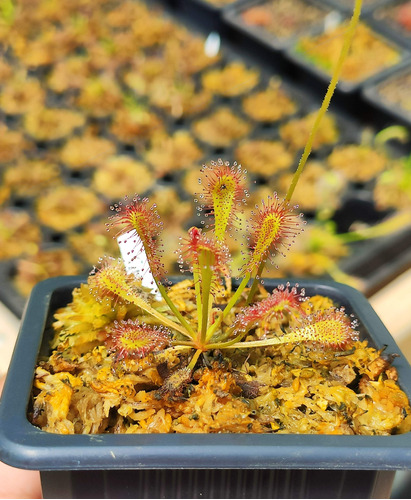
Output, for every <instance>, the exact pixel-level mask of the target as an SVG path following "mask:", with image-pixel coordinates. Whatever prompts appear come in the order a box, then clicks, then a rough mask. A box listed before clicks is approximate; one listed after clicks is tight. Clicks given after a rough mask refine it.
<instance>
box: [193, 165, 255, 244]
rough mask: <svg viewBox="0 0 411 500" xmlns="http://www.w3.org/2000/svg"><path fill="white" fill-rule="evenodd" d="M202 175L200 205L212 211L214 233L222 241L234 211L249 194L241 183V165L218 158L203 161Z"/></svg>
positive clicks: (242, 178) (242, 180)
mask: <svg viewBox="0 0 411 500" xmlns="http://www.w3.org/2000/svg"><path fill="white" fill-rule="evenodd" d="M202 173H203V177H202V178H200V183H201V185H202V187H203V191H202V193H199V198H200V200H201V201H202V207H201V209H204V208H205V209H209V210H211V213H212V214H213V215H214V233H215V236H216V239H217V240H219V241H224V238H225V234H226V230H227V227H228V226H229V225H230V224H232V223H233V222H234V220H235V218H236V213H238V211H239V210H240V209H241V205H243V204H245V201H246V197H247V196H248V193H247V190H246V189H245V187H244V182H245V179H246V176H245V172H244V171H243V170H242V169H241V165H237V164H236V163H234V164H233V165H231V166H230V163H229V162H223V161H222V160H221V159H220V160H218V161H217V162H214V161H212V162H211V165H203V168H202Z"/></svg>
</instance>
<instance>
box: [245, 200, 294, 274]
mask: <svg viewBox="0 0 411 500" xmlns="http://www.w3.org/2000/svg"><path fill="white" fill-rule="evenodd" d="M297 208H298V206H293V205H291V204H290V203H289V202H288V201H286V200H280V199H279V198H278V196H277V193H274V196H273V197H269V198H268V201H267V203H264V202H263V204H262V206H261V207H257V211H256V212H252V218H251V220H250V231H249V234H250V243H251V248H252V252H251V256H250V259H249V261H248V262H247V263H246V264H245V265H244V267H243V270H242V273H243V274H245V273H247V272H249V273H251V272H252V271H253V270H255V269H256V268H258V266H259V265H260V263H261V262H263V261H265V260H266V259H267V258H269V257H273V256H274V254H275V253H276V252H280V251H281V247H283V248H288V246H290V244H291V242H290V243H289V244H288V245H287V244H286V243H285V240H286V239H288V240H290V239H291V240H292V238H294V237H295V236H296V235H297V234H299V233H300V232H301V230H302V224H303V223H302V221H301V214H297V213H295V212H294V210H295V209H297Z"/></svg>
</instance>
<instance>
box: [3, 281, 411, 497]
mask: <svg viewBox="0 0 411 500" xmlns="http://www.w3.org/2000/svg"><path fill="white" fill-rule="evenodd" d="M85 280H86V278H85V277H78V276H77V277H62V278H51V279H49V280H46V281H43V282H42V283H40V284H38V285H37V286H36V287H35V288H34V290H33V292H32V295H31V298H30V300H29V302H28V306H27V308H26V311H25V315H24V319H23V322H22V327H21V331H20V334H19V337H18V339H17V343H16V347H15V352H14V355H13V358H12V361H11V365H10V369H9V373H8V376H7V380H6V384H5V387H4V391H3V396H2V399H1V403H0V458H1V460H2V461H4V462H5V463H7V464H9V465H12V466H14V467H19V468H23V469H37V470H40V471H41V477H42V485H43V495H44V497H46V498H199V497H202V498H387V497H389V494H390V490H391V485H392V481H393V477H394V474H395V470H398V469H408V468H411V433H408V434H403V435H393V436H335V435H302V434H301V435H297V434H289V435H284V434H283V435H276V434H146V435H144V434H138V435H131V434H130V435H124V434H123V435H118V434H116V435H115V434H99V435H59V434H50V433H47V432H44V431H41V430H40V429H38V428H37V427H35V426H33V425H32V424H31V423H30V422H29V421H28V419H27V407H28V404H29V399H30V392H31V388H32V380H33V373H34V369H35V365H36V362H37V358H38V356H39V355H40V356H41V355H46V354H47V353H48V351H49V347H48V342H49V339H50V335H51V328H50V324H51V321H52V317H53V313H54V312H55V310H56V309H57V308H58V307H62V306H64V305H65V304H67V303H68V302H69V301H70V300H71V293H72V290H73V288H75V287H77V286H79V285H80V283H82V282H84V281H85ZM277 284H279V280H267V281H266V282H265V285H266V286H267V287H268V288H271V287H274V286H276V285H277ZM300 285H301V286H303V287H304V288H305V289H306V292H307V294H308V295H314V294H323V295H327V296H329V297H331V298H332V299H333V300H334V301H335V302H336V303H338V304H340V305H344V306H345V307H346V309H347V312H348V313H353V314H354V315H355V316H356V317H357V318H358V319H359V321H360V324H361V328H360V335H361V338H368V339H369V341H370V343H371V344H372V345H374V346H376V347H382V346H383V345H387V346H388V347H387V349H386V351H385V352H386V353H388V354H389V353H399V348H398V346H397V345H396V344H395V341H394V340H393V338H392V337H391V336H390V334H389V333H388V331H387V330H386V328H385V327H384V325H383V324H382V322H381V321H380V319H379V318H378V316H377V315H376V313H375V312H374V311H373V309H372V308H371V306H370V305H369V303H368V302H367V300H366V299H365V298H364V296H363V295H362V294H361V293H359V292H358V291H356V290H354V289H353V288H350V287H348V286H346V285H341V284H338V283H333V282H314V281H305V280H302V281H301V282H300ZM395 366H396V368H397V370H398V374H399V384H400V386H401V388H402V389H403V390H404V391H405V392H406V394H407V395H408V397H409V398H411V367H410V365H409V364H408V362H407V361H406V359H405V358H404V357H403V356H401V357H399V358H397V359H396V360H395Z"/></svg>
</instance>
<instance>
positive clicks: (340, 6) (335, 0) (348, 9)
mask: <svg viewBox="0 0 411 500" xmlns="http://www.w3.org/2000/svg"><path fill="white" fill-rule="evenodd" d="M321 1H322V2H323V3H325V4H327V5H330V6H331V7H333V8H334V9H337V10H339V11H341V12H343V13H344V14H352V12H353V9H354V3H355V0H321ZM389 1H391V0H389ZM384 2H387V0H369V1H368V0H364V1H363V3H362V6H361V17H366V16H368V15H370V13H371V12H373V11H374V9H376V8H377V7H378V6H379V5H381V4H382V3H384Z"/></svg>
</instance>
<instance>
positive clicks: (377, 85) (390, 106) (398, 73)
mask: <svg viewBox="0 0 411 500" xmlns="http://www.w3.org/2000/svg"><path fill="white" fill-rule="evenodd" d="M405 75H411V58H408V59H406V60H405V61H404V62H403V64H402V65H400V66H398V67H397V68H395V69H394V70H392V71H391V72H388V73H386V74H384V75H382V76H380V77H379V78H374V79H373V80H371V81H370V82H369V83H368V84H367V85H365V86H364V88H363V89H362V95H363V97H364V99H366V100H367V101H369V102H370V103H371V104H372V105H374V106H375V107H377V108H379V109H381V110H382V111H383V112H384V113H387V114H388V115H392V116H393V117H394V118H396V119H398V120H400V121H401V122H403V123H405V124H407V125H411V109H409V110H407V109H404V107H402V106H400V105H398V104H396V103H395V102H392V101H390V100H388V99H387V98H386V97H384V96H383V95H382V94H381V92H380V89H381V87H382V86H384V85H385V84H388V83H391V82H395V81H396V80H398V79H400V78H401V77H403V76H405ZM410 78H411V77H410Z"/></svg>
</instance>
